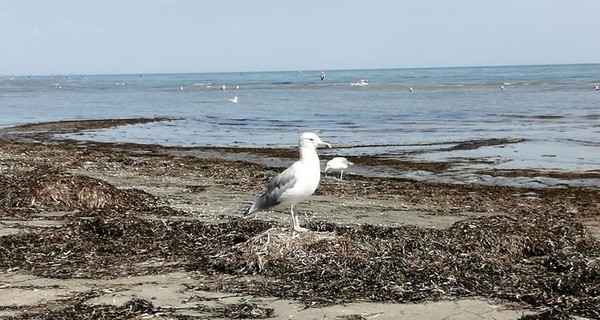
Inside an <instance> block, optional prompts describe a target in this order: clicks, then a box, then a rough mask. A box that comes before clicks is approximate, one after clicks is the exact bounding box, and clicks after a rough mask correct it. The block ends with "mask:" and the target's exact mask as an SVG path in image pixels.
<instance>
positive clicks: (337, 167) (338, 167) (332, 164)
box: [325, 157, 354, 180]
mask: <svg viewBox="0 0 600 320" xmlns="http://www.w3.org/2000/svg"><path fill="white" fill-rule="evenodd" d="M351 165H354V163H352V162H350V161H348V159H346V158H344V157H335V158H333V159H331V160H329V161H327V166H326V167H325V174H327V170H331V171H339V172H340V180H342V176H343V175H344V170H346V169H348V166H351Z"/></svg>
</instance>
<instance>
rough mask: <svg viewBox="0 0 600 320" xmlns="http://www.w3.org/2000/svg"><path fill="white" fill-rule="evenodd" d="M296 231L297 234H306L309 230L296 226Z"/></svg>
mask: <svg viewBox="0 0 600 320" xmlns="http://www.w3.org/2000/svg"><path fill="white" fill-rule="evenodd" d="M294 231H296V232H306V231H308V229H306V228H302V227H301V226H294Z"/></svg>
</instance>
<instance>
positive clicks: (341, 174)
mask: <svg viewBox="0 0 600 320" xmlns="http://www.w3.org/2000/svg"><path fill="white" fill-rule="evenodd" d="M343 175H344V170H340V180H342V176H343Z"/></svg>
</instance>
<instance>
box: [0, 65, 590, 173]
mask: <svg viewBox="0 0 600 320" xmlns="http://www.w3.org/2000/svg"><path fill="white" fill-rule="evenodd" d="M325 74H326V78H325V80H323V81H321V80H319V71H303V72H298V71H294V72H256V73H213V74H191V73H190V74H157V75H152V74H144V75H83V76H82V75H69V76H16V77H14V78H13V79H11V78H10V77H7V76H4V77H1V80H0V94H1V100H0V110H1V112H2V117H1V118H0V127H5V126H11V125H15V124H22V123H28V122H45V121H56V120H66V119H98V118H124V117H156V116H161V117H163V116H164V117H172V118H176V119H177V120H174V121H168V122H158V123H150V124H143V125H131V126H123V127H118V128H111V129H106V130H98V131H93V132H87V133H85V134H77V135H72V136H69V137H71V138H77V139H92V140H98V141H111V142H137V143H158V144H163V145H180V146H204V145H214V146H293V145H295V141H296V139H297V137H298V135H299V133H301V132H303V131H317V132H319V134H320V135H321V136H322V138H323V139H324V140H327V141H329V142H331V143H332V144H333V145H334V146H336V147H349V148H344V149H337V150H332V151H326V153H325V154H327V152H329V153H336V154H342V155H361V154H390V155H405V154H407V153H408V152H411V151H412V150H414V149H415V148H418V147H419V146H420V145H423V144H425V145H426V144H431V143H441V144H445V145H451V144H452V143H454V142H456V141H465V140H475V139H491V138H509V139H526V141H524V142H522V143H517V144H511V145H507V146H495V147H485V148H479V149H477V150H466V151H453V152H446V151H443V152H439V151H436V152H427V153H423V154H419V155H418V157H420V158H424V159H427V160H448V159H452V158H461V157H482V158H486V159H496V158H497V161H494V163H495V164H494V166H497V167H500V168H513V167H518V168H538V167H545V168H557V169H569V170H595V169H600V148H599V146H600V138H599V137H600V136H599V133H600V91H597V90H594V87H595V86H596V85H598V84H599V83H600V64H588V65H554V66H514V67H474V68H436V69H403V70H401V69H393V70H337V71H335V70H334V71H327V70H325ZM360 79H368V81H369V85H368V86H363V87H360V86H350V83H351V82H357V81H359V80H360ZM209 83H210V86H209V85H208V84H209ZM222 86H225V89H224V90H223V89H222ZM236 86H239V89H235V87H236ZM501 86H503V87H504V89H502V88H501ZM182 88H183V90H182ZM410 88H412V89H413V91H412V92H410V90H409V89H410ZM234 96H237V97H238V98H239V103H237V104H234V103H231V102H230V101H229V99H231V98H233V97H234Z"/></svg>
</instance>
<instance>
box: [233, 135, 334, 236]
mask: <svg viewBox="0 0 600 320" xmlns="http://www.w3.org/2000/svg"><path fill="white" fill-rule="evenodd" d="M319 146H327V147H329V148H331V145H330V144H329V143H326V142H323V141H322V140H321V138H319V136H317V135H316V134H314V133H312V132H304V133H303V134H302V135H300V139H299V140H298V150H299V152H300V159H299V160H298V161H296V162H294V164H292V165H291V166H290V167H289V168H287V169H285V170H284V171H283V172H281V173H280V174H279V175H278V176H276V177H275V178H274V179H273V180H272V181H271V182H270V183H269V184H268V186H267V189H266V190H265V192H263V193H262V194H261V195H260V196H259V197H258V199H256V201H255V202H254V204H252V207H250V209H248V211H247V212H246V213H245V214H244V215H245V216H247V215H250V214H253V213H255V212H257V211H260V210H267V209H270V208H273V209H278V208H283V207H287V206H290V214H291V216H292V225H293V228H294V231H296V232H303V231H308V229H306V228H302V227H300V223H298V216H296V214H295V213H294V206H295V205H296V204H298V203H300V202H302V201H304V200H306V199H307V198H308V197H310V196H311V195H312V194H313V192H315V190H316V189H317V187H318V186H319V180H320V179H321V168H320V162H319V156H318V155H317V148H318V147H319Z"/></svg>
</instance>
